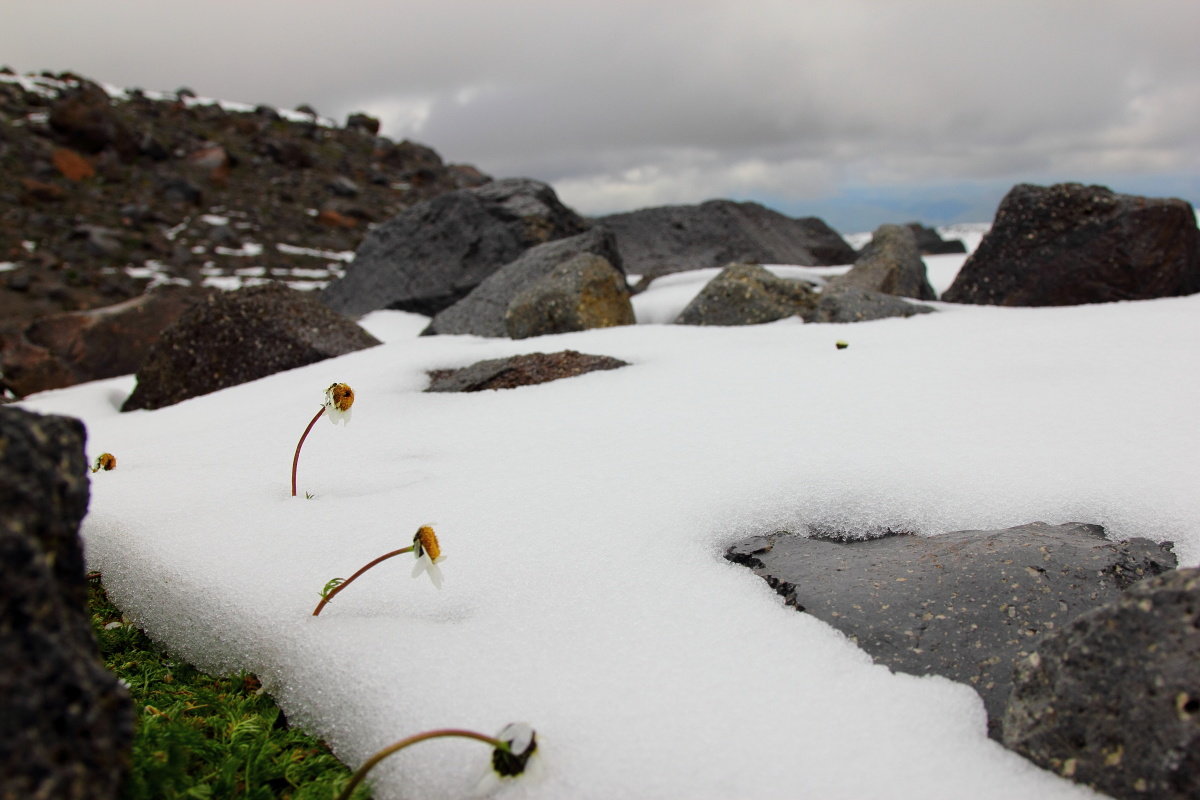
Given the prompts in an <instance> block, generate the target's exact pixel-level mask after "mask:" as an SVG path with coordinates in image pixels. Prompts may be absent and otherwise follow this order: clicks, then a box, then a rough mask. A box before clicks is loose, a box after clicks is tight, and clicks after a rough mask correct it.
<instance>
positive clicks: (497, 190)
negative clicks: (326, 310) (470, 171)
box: [321, 178, 588, 316]
mask: <svg viewBox="0 0 1200 800" xmlns="http://www.w3.org/2000/svg"><path fill="white" fill-rule="evenodd" d="M587 227H588V225H587V223H586V222H585V221H584V220H583V219H582V218H581V217H579V216H578V215H577V214H576V213H575V212H574V211H571V210H570V209H569V208H567V207H566V206H564V205H563V204H562V203H561V202H559V200H558V197H557V195H555V194H554V190H553V189H551V188H550V187H549V186H547V185H546V184H544V183H540V182H538V181H532V180H526V179H517V178H514V179H508V180H501V181H494V182H492V183H488V184H485V185H483V186H480V187H477V188H474V189H461V190H458V191H454V192H448V193H446V194H443V195H439V196H438V197H435V198H433V199H432V200H428V201H425V202H422V203H418V204H417V205H415V206H413V207H412V208H410V209H408V210H406V211H404V212H401V213H400V214H398V215H397V216H395V217H393V218H392V219H390V220H388V221H387V222H385V223H383V224H382V225H380V226H379V227H377V228H375V229H374V230H372V231H371V232H370V233H369V234H367V236H366V238H365V239H363V242H362V244H361V245H360V246H359V248H358V251H357V252H356V254H355V256H354V261H353V262H352V263H351V264H350V265H349V267H348V268H347V270H346V275H345V276H344V277H343V278H341V279H339V280H336V281H334V282H333V283H331V284H330V285H329V286H328V287H326V289H325V290H324V291H323V292H322V293H321V301H322V302H323V303H325V305H327V306H329V307H330V308H332V309H333V310H334V311H337V312H339V313H342V314H347V315H349V316H358V315H361V314H365V313H367V312H368V311H375V310H376V309H380V308H394V309H400V310H402V311H415V312H417V313H419V314H428V315H431V316H432V315H433V314H436V313H437V312H439V311H441V310H442V309H445V308H448V307H449V306H451V305H453V304H454V303H455V302H456V301H458V300H459V299H461V298H463V297H465V296H466V295H467V294H468V293H469V292H470V291H471V290H472V289H474V288H475V287H476V286H478V285H479V284H480V283H481V282H482V281H483V280H484V279H485V278H487V277H488V276H489V275H491V274H492V273H493V272H495V271H496V270H498V269H499V268H500V267H502V266H504V265H505V264H507V263H508V262H510V261H512V260H513V259H515V258H516V257H517V256H519V255H520V254H521V253H522V252H524V251H525V250H526V249H528V248H530V247H532V246H534V245H537V244H542V243H543V242H548V241H551V240H552V239H560V238H562V237H565V236H573V235H575V234H577V233H581V232H583V231H584V230H585V229H586V228H587Z"/></svg>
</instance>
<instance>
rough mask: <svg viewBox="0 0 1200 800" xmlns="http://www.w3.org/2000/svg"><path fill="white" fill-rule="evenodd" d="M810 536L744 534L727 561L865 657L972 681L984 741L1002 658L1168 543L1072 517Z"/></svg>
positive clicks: (1001, 705) (999, 698) (1007, 674)
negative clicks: (1115, 535)
mask: <svg viewBox="0 0 1200 800" xmlns="http://www.w3.org/2000/svg"><path fill="white" fill-rule="evenodd" d="M817 536H819V537H820V538H817ZM817 536H797V535H793V534H790V533H787V532H779V533H776V534H772V535H771V536H767V537H754V538H752V539H749V540H747V541H745V542H742V543H739V544H737V545H735V546H733V547H731V548H730V549H729V551H728V552H727V553H726V558H728V559H730V560H731V561H735V562H737V563H740V564H744V565H746V566H749V567H750V568H751V569H753V570H754V572H755V573H756V574H757V575H759V576H760V577H762V578H763V579H764V580H766V581H767V582H768V583H769V584H770V585H771V586H772V587H773V588H774V589H775V590H776V591H777V592H779V593H780V594H781V595H783V597H784V598H786V602H787V603H788V604H789V605H792V606H795V607H796V608H797V609H798V610H801V611H804V612H806V613H809V614H812V615H813V616H815V617H817V618H819V619H821V620H824V621H825V622H828V623H829V624H830V625H833V626H834V627H835V628H837V629H838V630H840V631H842V632H844V633H845V634H846V635H847V636H849V637H850V638H851V639H852V640H854V641H855V642H856V643H857V644H858V645H859V646H860V647H862V648H863V649H864V650H866V651H867V652H868V653H869V654H870V655H871V656H872V657H873V658H874V659H875V660H876V661H878V662H880V663H882V664H886V665H888V666H889V667H891V668H892V669H894V670H898V671H900V672H907V673H911V674H914V675H929V674H935V675H942V676H944V677H947V678H950V679H952V680H956V681H961V682H963V683H966V684H968V685H970V686H972V687H974V688H975V689H976V690H977V691H978V692H979V694H980V695H981V696H982V697H983V702H984V706H985V708H986V709H987V712H988V733H989V735H991V736H992V737H993V738H1000V734H1001V730H1000V725H1001V721H1002V719H1003V717H1004V709H1005V705H1006V703H1007V701H1008V695H1009V692H1010V690H1011V688H1012V670H1013V662H1014V661H1015V660H1016V659H1018V658H1023V657H1025V656H1027V655H1028V654H1029V653H1030V652H1032V651H1033V650H1034V649H1035V648H1036V647H1037V646H1038V644H1039V641H1040V638H1039V637H1041V636H1042V635H1043V634H1047V633H1049V632H1053V631H1056V630H1060V629H1062V628H1063V627H1064V626H1066V625H1068V624H1069V623H1071V622H1072V621H1073V620H1075V619H1076V618H1077V617H1078V616H1079V615H1080V614H1083V613H1084V612H1086V611H1090V610H1092V609H1094V608H1096V607H1097V606H1099V605H1102V604H1104V603H1106V602H1109V601H1112V600H1114V599H1116V598H1117V597H1118V596H1119V595H1120V593H1121V591H1122V590H1123V589H1125V588H1126V587H1128V586H1130V585H1131V584H1133V583H1134V582H1136V581H1138V580H1141V579H1142V578H1145V577H1149V576H1152V575H1157V574H1159V573H1161V572H1163V571H1165V570H1168V569H1171V568H1173V567H1174V566H1175V564H1176V559H1175V556H1174V554H1173V553H1172V552H1171V550H1170V546H1169V545H1159V544H1156V543H1155V542H1152V541H1150V540H1149V539H1140V538H1139V539H1131V540H1129V541H1126V542H1111V541H1109V540H1108V539H1106V538H1105V537H1104V530H1103V528H1101V527H1100V526H1098V525H1086V524H1082V523H1067V524H1064V525H1047V524H1045V523H1031V524H1028V525H1022V526H1018V527H1015V528H1007V529H1003V530H990V531H955V532H952V533H945V534H940V535H938V536H930V537H925V536H914V535H904V534H893V535H884V536H881V537H878V538H872V539H867V540H857V541H856V540H852V539H850V538H847V536H846V535H845V534H839V533H837V532H833V533H830V532H820V531H818V532H817Z"/></svg>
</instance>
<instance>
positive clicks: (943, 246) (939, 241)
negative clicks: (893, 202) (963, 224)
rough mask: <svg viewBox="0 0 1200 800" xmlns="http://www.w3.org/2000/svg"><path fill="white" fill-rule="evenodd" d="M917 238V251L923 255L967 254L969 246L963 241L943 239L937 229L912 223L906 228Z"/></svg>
mask: <svg viewBox="0 0 1200 800" xmlns="http://www.w3.org/2000/svg"><path fill="white" fill-rule="evenodd" d="M906 227H907V228H908V229H909V230H911V231H912V232H913V235H914V236H916V237H917V249H918V250H920V251H921V255H926V256H941V255H947V254H954V253H965V252H967V246H966V245H965V244H963V242H962V240H961V239H943V238H942V235H941V234H940V233H938V232H937V230H936V229H935V228H928V227H926V226H924V225H922V224H921V223H919V222H910V223H908V225H907V226H906Z"/></svg>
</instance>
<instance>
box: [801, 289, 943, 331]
mask: <svg viewBox="0 0 1200 800" xmlns="http://www.w3.org/2000/svg"><path fill="white" fill-rule="evenodd" d="M933 310H934V309H933V308H932V307H930V306H923V305H920V304H918V303H910V302H908V301H907V300H901V299H900V298H899V297H896V296H895V295H890V294H882V293H880V292H869V291H866V290H865V289H856V288H854V287H853V286H837V285H830V286H826V287H825V289H824V291H822V292H821V295H820V298H819V299H818V300H817V305H816V307H815V308H813V309H812V310H811V311H808V312H806V313H805V315H804V321H805V322H870V321H871V320H875V319H887V318H888V317H911V316H915V315H916V314H930V313H932V312H933Z"/></svg>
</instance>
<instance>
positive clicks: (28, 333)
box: [0, 286, 217, 396]
mask: <svg viewBox="0 0 1200 800" xmlns="http://www.w3.org/2000/svg"><path fill="white" fill-rule="evenodd" d="M216 291H217V290H215V289H200V288H193V287H183V286H162V287H159V288H157V289H154V290H152V291H151V292H149V293H147V294H144V295H141V296H140V297H135V298H133V299H132V300H127V301H125V302H123V303H118V304H116V305H112V306H106V307H104V308H98V309H93V310H91V311H72V312H68V313H65V314H55V315H51V316H46V317H39V318H38V319H35V320H34V321H33V322H30V323H24V322H18V323H17V324H15V325H9V326H5V327H4V328H0V372H2V373H3V375H4V383H5V384H6V385H7V386H8V388H9V389H11V390H12V391H13V392H14V393H16V394H17V395H19V396H24V395H29V394H33V393H34V392H42V391H46V390H47V389H57V388H60V387H63V386H72V385H74V384H77V383H85V382H87V381H95V380H100V379H101V378H112V377H115V376H117V375H129V374H131V373H133V372H136V371H137V369H138V367H139V366H141V363H142V361H143V360H145V358H146V356H147V354H148V353H149V352H150V347H151V346H152V345H153V344H154V343H155V342H157V341H158V338H159V335H160V334H161V333H162V332H163V330H165V329H166V328H167V327H168V326H170V325H171V324H173V323H174V322H175V321H176V320H178V319H179V318H180V317H181V316H182V315H183V313H184V312H185V311H187V310H188V309H190V308H192V306H194V305H195V304H196V303H200V302H204V300H205V299H206V298H208V297H209V296H211V295H212V294H214V293H215V292H216Z"/></svg>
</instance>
